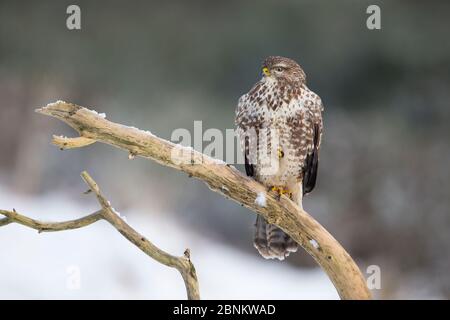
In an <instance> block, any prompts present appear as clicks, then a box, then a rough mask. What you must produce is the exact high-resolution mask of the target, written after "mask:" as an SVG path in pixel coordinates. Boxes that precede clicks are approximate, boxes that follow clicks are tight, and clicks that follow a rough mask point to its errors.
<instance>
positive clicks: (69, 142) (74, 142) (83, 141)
mask: <svg viewBox="0 0 450 320" xmlns="http://www.w3.org/2000/svg"><path fill="white" fill-rule="evenodd" d="M52 143H53V144H54V145H57V146H60V148H61V149H74V148H81V147H86V146H88V145H91V144H93V143H95V140H92V139H88V138H83V137H77V138H67V137H63V136H56V135H55V136H53V140H52Z"/></svg>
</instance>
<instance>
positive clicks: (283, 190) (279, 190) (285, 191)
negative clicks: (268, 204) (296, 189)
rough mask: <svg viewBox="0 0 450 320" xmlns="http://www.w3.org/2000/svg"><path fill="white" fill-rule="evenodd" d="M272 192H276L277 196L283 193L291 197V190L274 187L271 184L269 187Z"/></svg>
mask: <svg viewBox="0 0 450 320" xmlns="http://www.w3.org/2000/svg"><path fill="white" fill-rule="evenodd" d="M271 190H272V191H273V192H276V193H277V194H278V196H280V197H281V196H282V195H283V194H285V195H287V196H288V197H289V198H292V192H290V191H289V190H288V189H285V188H283V187H275V186H273V187H272V188H271Z"/></svg>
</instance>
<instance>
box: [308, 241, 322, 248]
mask: <svg viewBox="0 0 450 320" xmlns="http://www.w3.org/2000/svg"><path fill="white" fill-rule="evenodd" d="M309 243H311V245H312V246H313V247H314V248H315V249H319V248H320V245H319V243H318V242H317V241H316V240H314V239H311V240H309Z"/></svg>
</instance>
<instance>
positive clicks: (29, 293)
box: [0, 187, 338, 299]
mask: <svg viewBox="0 0 450 320" xmlns="http://www.w3.org/2000/svg"><path fill="white" fill-rule="evenodd" d="M84 197H93V196H92V195H90V196H84ZM84 197H82V196H81V195H80V201H79V202H77V201H74V200H73V199H70V198H68V197H67V196H65V195H64V194H53V195H47V196H44V197H39V198H27V197H22V196H21V197H19V196H16V195H14V194H12V193H11V192H9V191H8V190H7V189H5V188H2V187H0V208H2V209H10V210H11V209H12V208H15V209H16V210H17V211H18V212H21V213H23V214H26V215H29V216H32V217H34V218H38V219H41V220H52V221H57V220H67V219H73V218H77V217H80V216H81V215H84V214H87V213H90V212H94V211H95V210H97V209H98V207H97V204H96V203H95V202H93V201H87V200H86V198H84ZM84 202H86V203H87V204H82V203H84ZM117 209H119V208H117ZM128 211H129V210H128ZM121 214H122V215H124V216H126V217H127V221H128V223H130V224H131V225H132V226H133V227H135V228H136V229H137V230H138V231H140V232H141V233H143V234H144V235H145V236H146V237H147V238H148V239H150V240H151V241H152V242H154V243H155V244H156V245H158V246H159V247H161V248H162V249H164V250H167V251H168V252H170V253H172V254H178V255H181V254H182V253H183V252H184V249H185V248H186V247H189V248H190V249H191V257H192V261H193V262H194V264H195V266H196V269H197V274H198V277H199V281H200V290H201V295H202V298H203V299H337V298H338V296H337V293H336V291H335V289H334V287H333V285H332V284H331V282H330V281H329V280H328V278H327V277H326V275H325V274H324V273H323V272H322V271H321V270H319V269H316V270H312V271H310V270H302V269H296V268H293V267H291V266H289V265H288V264H286V263H280V262H278V261H266V260H263V259H261V258H258V257H253V256H250V255H247V254H244V253H241V252H239V251H237V250H235V249H233V248H231V247H228V246H226V245H224V244H220V243H218V242H212V241H211V240H210V239H208V238H205V237H202V236H201V235H199V234H195V233H193V232H190V230H187V228H184V227H183V226H182V225H180V224H179V223H177V221H176V220H174V219H173V218H171V216H170V214H164V213H160V214H156V215H155V214H152V215H150V214H149V215H148V216H145V215H142V214H141V215H136V214H134V215H133V214H130V212H121ZM0 243H1V249H0V299H16V298H18V299H185V289H184V285H183V281H182V279H181V276H180V275H179V274H178V272H177V271H176V270H174V269H170V268H167V267H165V266H162V265H160V264H158V263H157V262H155V261H153V260H151V259H150V258H149V257H147V256H146V255H145V254H143V253H142V252H140V251H139V250H138V249H137V248H135V247H134V246H133V245H131V244H130V243H129V242H128V241H127V240H125V239H124V238H123V237H122V236H121V235H120V234H119V233H118V232H116V231H115V229H113V228H112V227H111V226H110V225H108V224H107V223H106V222H98V223H96V224H94V225H91V226H89V227H87V228H83V229H80V230H74V231H65V232H59V233H44V234H38V233H37V232H36V231H34V230H31V229H28V228H25V227H23V226H20V225H16V224H12V225H8V226H5V227H2V228H0Z"/></svg>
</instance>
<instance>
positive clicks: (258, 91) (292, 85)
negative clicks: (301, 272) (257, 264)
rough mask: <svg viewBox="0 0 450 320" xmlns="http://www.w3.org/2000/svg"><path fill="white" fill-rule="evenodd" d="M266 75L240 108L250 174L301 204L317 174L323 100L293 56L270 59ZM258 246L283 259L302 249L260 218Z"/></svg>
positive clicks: (265, 65)
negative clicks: (310, 86)
mask: <svg viewBox="0 0 450 320" xmlns="http://www.w3.org/2000/svg"><path fill="white" fill-rule="evenodd" d="M263 73H264V75H263V77H262V79H261V80H260V81H258V82H257V83H256V84H255V85H254V86H253V88H252V89H251V90H250V91H249V92H248V93H247V94H244V95H243V96H242V97H241V98H240V99H239V103H238V106H237V110H236V126H237V132H238V136H239V138H240V142H241V147H242V149H243V151H244V155H245V168H246V172H247V175H249V176H252V177H254V178H255V179H256V180H257V181H259V182H261V183H262V184H264V185H265V186H267V187H268V188H273V187H275V188H273V189H274V190H276V191H277V192H279V193H286V194H287V195H289V196H290V197H291V198H292V200H293V201H295V202H296V203H297V204H298V205H299V206H302V198H303V195H304V194H305V193H308V192H311V191H312V190H313V188H314V186H315V183H316V178H317V169H318V159H319V149H320V142H321V135H322V111H323V106H322V101H321V99H320V97H319V96H318V95H317V94H315V93H314V92H312V91H311V90H309V89H308V88H307V86H306V75H305V73H304V71H303V70H302V68H301V67H300V66H299V65H298V64H297V63H296V62H295V61H294V60H291V59H288V58H284V57H268V58H267V59H266V60H265V61H264V63H263ZM254 245H255V247H256V248H257V249H258V251H259V252H260V253H261V255H262V256H264V257H265V258H277V259H280V260H283V259H284V258H285V257H286V256H288V255H289V253H290V252H294V251H296V250H297V244H296V243H295V242H294V241H293V240H292V239H291V238H290V237H289V236H288V235H287V234H285V233H284V232H283V231H282V230H281V229H279V228H277V227H276V226H274V225H270V224H268V223H267V222H266V221H264V219H263V218H261V217H260V216H258V217H257V220H256V233H255V238H254Z"/></svg>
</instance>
